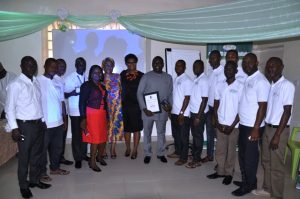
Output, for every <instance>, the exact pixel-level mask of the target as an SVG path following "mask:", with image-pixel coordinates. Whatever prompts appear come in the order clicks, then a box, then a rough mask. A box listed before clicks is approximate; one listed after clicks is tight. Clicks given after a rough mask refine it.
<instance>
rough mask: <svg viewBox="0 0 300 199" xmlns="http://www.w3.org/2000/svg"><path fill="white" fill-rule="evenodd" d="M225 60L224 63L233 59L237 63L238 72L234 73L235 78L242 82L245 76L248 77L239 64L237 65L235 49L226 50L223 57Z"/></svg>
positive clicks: (237, 55) (237, 56)
mask: <svg viewBox="0 0 300 199" xmlns="http://www.w3.org/2000/svg"><path fill="white" fill-rule="evenodd" d="M225 60H226V63H227V62H228V61H233V62H235V63H236V64H237V65H238V68H237V70H238V72H237V74H236V75H235V79H236V80H238V81H240V82H242V83H244V82H245V80H246V78H247V77H248V75H247V74H246V73H245V72H244V70H243V69H242V67H241V66H239V53H238V51H237V50H233V49H232V50H228V51H227V52H226V57H225Z"/></svg>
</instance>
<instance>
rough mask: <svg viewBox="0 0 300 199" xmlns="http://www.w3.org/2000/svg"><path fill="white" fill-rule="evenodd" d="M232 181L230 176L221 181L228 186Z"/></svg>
mask: <svg viewBox="0 0 300 199" xmlns="http://www.w3.org/2000/svg"><path fill="white" fill-rule="evenodd" d="M231 181H232V176H225V178H224V180H223V182H222V183H223V184H225V185H229V184H230V183H231Z"/></svg>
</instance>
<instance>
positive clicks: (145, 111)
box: [143, 108, 154, 117]
mask: <svg viewBox="0 0 300 199" xmlns="http://www.w3.org/2000/svg"><path fill="white" fill-rule="evenodd" d="M143 111H144V113H145V114H146V115H147V116H148V117H151V116H153V115H154V113H153V112H151V111H149V110H148V109H146V108H144V109H143Z"/></svg>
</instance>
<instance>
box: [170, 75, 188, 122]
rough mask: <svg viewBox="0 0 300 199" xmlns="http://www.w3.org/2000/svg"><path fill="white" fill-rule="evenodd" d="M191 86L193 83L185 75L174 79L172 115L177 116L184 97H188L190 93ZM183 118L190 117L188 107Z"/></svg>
mask: <svg viewBox="0 0 300 199" xmlns="http://www.w3.org/2000/svg"><path fill="white" fill-rule="evenodd" d="M192 86H193V82H192V80H191V79H190V77H189V76H188V75H187V74H186V73H183V74H181V75H180V76H177V77H176V78H175V79H174V81H173V107H172V111H171V112H172V113H173V114H176V115H179V113H180V110H181V108H182V105H183V101H184V98H185V96H190V95H191V93H192V89H191V88H192ZM184 116H186V117H189V116H190V109H189V105H188V106H187V108H186V109H185V111H184Z"/></svg>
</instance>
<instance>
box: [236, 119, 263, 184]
mask: <svg viewBox="0 0 300 199" xmlns="http://www.w3.org/2000/svg"><path fill="white" fill-rule="evenodd" d="M252 129H253V127H248V126H244V125H241V124H240V125H239V131H240V134H239V139H238V145H239V153H238V154H239V164H240V169H241V175H242V181H243V186H245V187H246V188H247V189H250V190H252V189H256V188H257V179H256V172H257V167H258V161H259V141H250V140H249V136H250V133H251V131H252ZM263 131H264V127H261V128H259V133H260V137H261V135H262V133H263Z"/></svg>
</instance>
